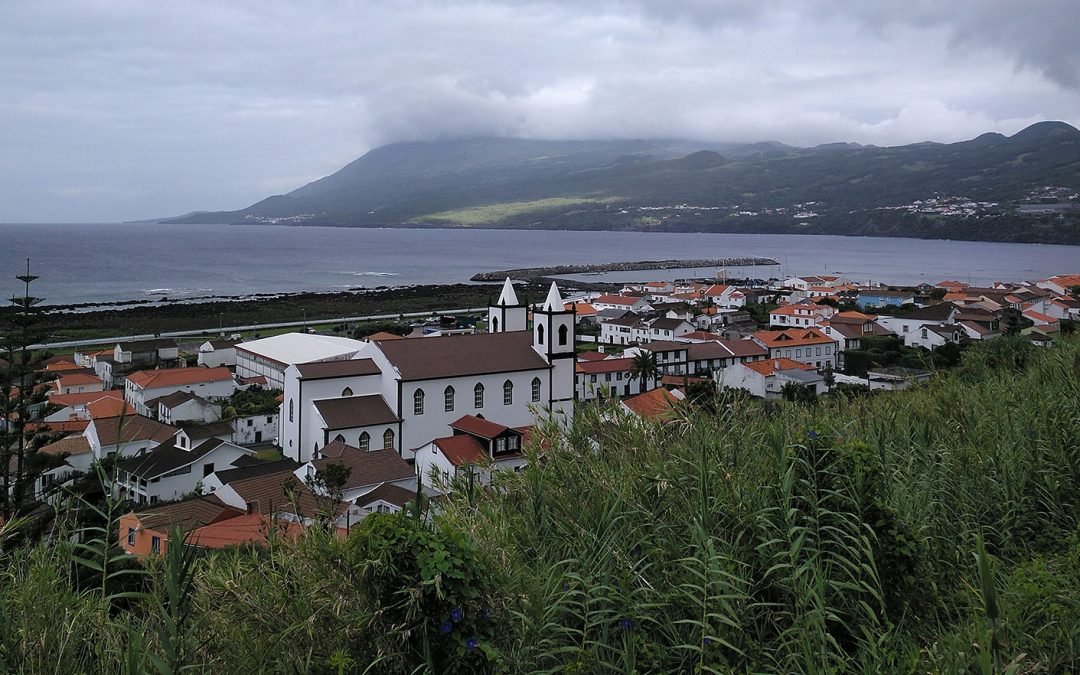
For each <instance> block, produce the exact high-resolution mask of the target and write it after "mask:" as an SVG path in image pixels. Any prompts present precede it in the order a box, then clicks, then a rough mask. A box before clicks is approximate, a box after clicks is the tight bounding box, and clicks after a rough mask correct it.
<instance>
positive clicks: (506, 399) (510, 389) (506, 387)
mask: <svg viewBox="0 0 1080 675" xmlns="http://www.w3.org/2000/svg"><path fill="white" fill-rule="evenodd" d="M503 405H514V383H513V382H511V381H510V380H507V381H506V382H503Z"/></svg>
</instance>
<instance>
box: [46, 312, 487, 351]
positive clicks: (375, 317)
mask: <svg viewBox="0 0 1080 675" xmlns="http://www.w3.org/2000/svg"><path fill="white" fill-rule="evenodd" d="M486 309H487V307H472V308H469V309H437V310H434V311H431V312H406V313H405V314H372V315H370V316H346V317H340V316H338V317H333V318H330V319H307V320H306V321H284V322H281V323H259V324H252V325H250V326H225V327H223V328H222V329H221V332H223V333H225V334H226V335H228V334H230V333H241V332H243V331H249V330H263V329H265V328H292V327H294V326H310V325H318V324H323V323H340V322H342V321H344V322H346V323H348V322H356V321H379V320H381V319H396V318H398V317H405V318H406V319H415V318H419V317H428V316H431V315H432V314H448V315H454V314H469V313H471V312H482V311H484V310H486ZM214 332H215V331H214V330H213V329H209V328H200V329H198V330H181V331H174V332H172V333H160V334H158V335H154V334H152V333H146V334H143V335H123V336H116V337H108V338H95V339H93V340H70V341H67V342H46V343H42V344H38V345H31V346H30V348H31V349H63V348H65V347H79V346H83V345H86V346H89V345H114V344H116V343H117V342H124V341H127V340H152V339H153V338H156V337H191V336H193V335H197V336H200V337H201V336H203V335H212V334H213V333H214Z"/></svg>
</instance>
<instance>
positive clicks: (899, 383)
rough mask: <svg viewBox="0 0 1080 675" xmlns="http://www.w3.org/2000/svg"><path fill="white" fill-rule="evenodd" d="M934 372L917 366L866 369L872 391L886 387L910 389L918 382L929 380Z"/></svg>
mask: <svg viewBox="0 0 1080 675" xmlns="http://www.w3.org/2000/svg"><path fill="white" fill-rule="evenodd" d="M931 377H933V373H931V372H930V371H927V370H919V369H917V368H901V367H899V366H891V367H888V368H871V369H870V370H867V371H866V380H867V384H868V385H869V387H870V389H871V391H875V390H878V389H884V390H887V391H897V390H901V389H908V388H910V387H912V386H914V385H916V384H922V383H924V382H929V381H930V378H931Z"/></svg>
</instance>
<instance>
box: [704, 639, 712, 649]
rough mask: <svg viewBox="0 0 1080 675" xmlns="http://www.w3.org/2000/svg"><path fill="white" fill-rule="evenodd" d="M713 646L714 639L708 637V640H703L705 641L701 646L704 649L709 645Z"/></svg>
mask: <svg viewBox="0 0 1080 675" xmlns="http://www.w3.org/2000/svg"><path fill="white" fill-rule="evenodd" d="M711 644H712V638H708V637H707V638H703V639H702V640H701V646H702V647H708V646H709V645H711Z"/></svg>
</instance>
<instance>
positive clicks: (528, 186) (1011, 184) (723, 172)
mask: <svg viewBox="0 0 1080 675" xmlns="http://www.w3.org/2000/svg"><path fill="white" fill-rule="evenodd" d="M1044 186H1056V187H1060V188H1061V189H1062V190H1063V191H1064V192H1069V191H1072V192H1074V193H1075V192H1080V130H1077V129H1076V128H1075V127H1072V126H1071V125H1068V124H1066V123H1064V122H1039V123H1036V124H1033V125H1031V126H1029V127H1027V128H1026V129H1023V130H1021V131H1019V132H1017V133H1016V134H1013V135H1012V136H1003V135H1001V134H996V133H993V132H991V133H986V134H982V135H980V136H977V137H975V138H973V139H970V140H965V141H959V142H956V143H948V144H939V143H918V144H911V145H902V146H874V145H860V144H857V143H829V144H824V145H819V146H815V147H810V148H805V147H796V146H790V145H785V144H782V143H776V142H772V141H768V142H761V143H751V144H734V143H702V142H695V141H685V140H678V139H668V140H643V139H630V140H585V141H546V140H532V139H513V138H485V137H475V138H462V139H454V140H444V141H410V142H402V143H392V144H389V145H384V146H380V147H378V148H374V149H372V150H370V151H369V152H367V153H365V154H364V155H362V156H360V157H358V158H357V159H355V160H353V161H352V162H350V163H348V164H347V165H345V166H344V167H342V169H340V170H339V171H336V172H334V173H333V174H330V175H328V176H325V177H323V178H320V179H318V180H315V181H312V182H310V183H308V184H306V185H303V186H300V187H298V188H296V189H295V190H292V191H291V192H288V193H286V194H283V195H272V196H270V197H267V198H265V199H263V200H260V201H259V202H256V203H255V204H252V205H250V206H248V207H246V208H244V209H239V210H236V211H224V212H222V211H218V212H196V213H191V214H187V215H185V216H182V217H178V218H169V219H163V220H162V221H161V222H166V223H191V222H200V223H230V224H231V223H278V224H295V225H339V226H355V227H513V228H521V227H528V228H544V229H551V228H557V229H613V230H670V231H716V232H750V231H757V232H793V233H794V232H805V233H814V234H870V235H874V234H880V235H883V236H920V237H923V236H938V237H949V238H960V239H967V238H977V239H991V240H1001V241H1046V242H1052V243H1080V226H1078V224H1077V223H1075V222H1073V219H1072V218H1071V217H1069V218H1066V219H1065V220H1066V221H1068V222H1067V223H1064V224H1062V223H1050V227H1049V228H1048V227H1047V226H1045V225H1040V226H1039V227H1035V226H1033V225H1030V224H1028V225H1024V226H1023V227H1017V228H1015V231H1011V230H1009V229H1008V228H1006V227H1004V225H1003V223H1001V222H998V221H1000V220H1001V219H1002V218H1005V217H1009V215H1010V213H1014V212H1015V209H1013V208H1011V206H1010V207H1008V208H1006V207H1002V208H1001V209H999V210H998V211H992V210H991V211H989V212H987V213H981V214H977V215H978V217H979V218H983V219H987V218H988V219H990V220H989V221H987V222H991V224H992V225H993V226H992V227H990V228H979V227H976V226H975V224H973V223H972V222H970V221H971V215H970V214H968V217H967V218H966V219H957V218H955V217H953V215H952V214H950V213H948V212H943V213H942V214H937V215H936V216H935V217H933V218H929V217H926V216H919V215H917V214H914V215H913V213H907V214H901V213H899V212H892V211H890V210H895V209H899V208H901V207H904V206H905V205H910V204H911V203H913V202H924V201H926V200H929V199H939V198H941V197H942V196H955V197H965V198H968V199H970V200H974V201H977V202H984V203H998V204H1005V203H1008V204H1010V205H1011V203H1012V202H1015V201H1018V200H1023V199H1030V198H1032V195H1033V194H1034V193H1033V191H1036V190H1038V189H1041V188H1043V187H1044ZM811 202H812V203H815V208H814V209H812V210H811V211H812V212H813V216H811V217H810V218H813V220H812V221H810V220H809V218H804V219H803V222H795V220H796V219H795V218H794V214H795V213H809V212H810V211H806V209H802V208H801V206H799V205H802V204H806V203H811ZM683 207H686V208H683ZM695 208H696V209H697V210H696V211H695V210H694V209H695ZM673 209H679V210H680V211H679V212H678V213H675V214H673V213H669V212H668V211H671V210H673ZM747 214H750V215H747ZM781 215H782V216H784V217H779V216H781ZM931 215H934V214H931ZM995 218H996V219H997V221H995V220H994V219H995ZM740 219H741V220H740ZM984 224H985V223H984ZM980 229H982V230H984V231H983V232H982V233H980Z"/></svg>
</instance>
